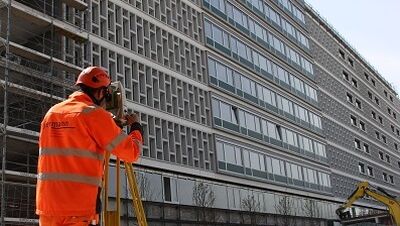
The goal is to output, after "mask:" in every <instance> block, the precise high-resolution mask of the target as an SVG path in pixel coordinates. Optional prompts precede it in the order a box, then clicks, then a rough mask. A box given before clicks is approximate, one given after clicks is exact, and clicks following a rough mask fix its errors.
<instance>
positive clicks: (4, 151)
mask: <svg viewBox="0 0 400 226" xmlns="http://www.w3.org/2000/svg"><path fill="white" fill-rule="evenodd" d="M6 7H7V28H6V29H7V34H6V42H5V48H6V59H5V61H6V66H5V69H4V83H3V89H4V101H3V105H4V106H3V108H4V111H3V114H4V116H3V126H2V127H1V133H2V136H3V145H2V146H3V147H2V155H1V156H2V161H1V225H4V216H5V170H6V156H7V124H8V112H7V110H8V108H7V105H8V103H7V92H8V76H9V72H10V70H9V54H10V46H9V42H10V29H11V0H8V4H7V6H6Z"/></svg>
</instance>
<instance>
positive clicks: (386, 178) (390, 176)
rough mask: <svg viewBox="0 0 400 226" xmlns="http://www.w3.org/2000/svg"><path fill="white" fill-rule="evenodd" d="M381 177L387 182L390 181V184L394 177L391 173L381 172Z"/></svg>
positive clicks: (392, 182)
mask: <svg viewBox="0 0 400 226" xmlns="http://www.w3.org/2000/svg"><path fill="white" fill-rule="evenodd" d="M382 179H383V180H384V181H385V182H389V183H391V184H394V177H393V175H388V174H387V173H385V172H383V173H382Z"/></svg>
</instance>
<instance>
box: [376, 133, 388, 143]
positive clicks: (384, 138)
mask: <svg viewBox="0 0 400 226" xmlns="http://www.w3.org/2000/svg"><path fill="white" fill-rule="evenodd" d="M375 137H376V139H377V140H380V141H382V142H383V143H385V144H387V139H386V136H385V135H384V134H383V133H382V134H381V133H380V132H379V131H377V130H376V131H375Z"/></svg>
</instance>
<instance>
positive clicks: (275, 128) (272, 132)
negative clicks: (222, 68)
mask: <svg viewBox="0 0 400 226" xmlns="http://www.w3.org/2000/svg"><path fill="white" fill-rule="evenodd" d="M212 109H213V117H214V125H215V126H218V127H221V126H222V127H224V128H227V129H230V130H233V131H236V132H239V133H242V134H244V135H247V136H250V137H253V138H256V139H258V140H262V141H263V142H266V143H270V144H273V145H278V146H281V147H283V148H285V149H288V150H291V151H295V152H298V153H301V154H303V155H305V156H309V157H312V158H314V159H318V160H321V161H327V155H326V150H325V145H323V144H321V143H320V142H318V141H316V140H313V139H310V138H308V137H305V136H304V135H301V134H298V133H297V132H294V131H292V130H290V129H287V128H284V127H282V126H280V125H277V124H276V123H273V122H271V121H268V120H266V119H264V118H261V117H258V116H256V115H254V114H252V113H249V112H247V111H244V110H242V109H239V108H237V107H235V106H232V105H230V104H227V103H225V102H223V101H220V100H217V99H215V98H213V99H212Z"/></svg>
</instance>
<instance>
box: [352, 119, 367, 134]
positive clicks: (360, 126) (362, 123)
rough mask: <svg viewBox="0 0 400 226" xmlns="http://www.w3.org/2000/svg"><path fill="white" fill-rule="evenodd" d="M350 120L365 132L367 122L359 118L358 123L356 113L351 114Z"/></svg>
mask: <svg viewBox="0 0 400 226" xmlns="http://www.w3.org/2000/svg"><path fill="white" fill-rule="evenodd" d="M350 122H351V125H353V126H355V127H359V128H360V129H361V130H362V131H364V132H365V130H366V129H365V122H363V121H361V120H359V122H358V123H357V117H356V116H354V115H350Z"/></svg>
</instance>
